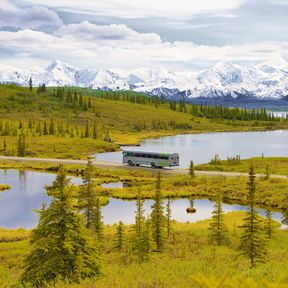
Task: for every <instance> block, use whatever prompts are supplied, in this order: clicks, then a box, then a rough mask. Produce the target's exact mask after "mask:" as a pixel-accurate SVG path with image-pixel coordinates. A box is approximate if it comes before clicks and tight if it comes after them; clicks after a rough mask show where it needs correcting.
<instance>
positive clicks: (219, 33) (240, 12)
mask: <svg viewBox="0 0 288 288" xmlns="http://www.w3.org/2000/svg"><path fill="white" fill-rule="evenodd" d="M287 15H288V1H287V0H217V1H216V0H205V1H204V0H177V1H175V0H156V1H155V0H145V1H136V0H97V1H95V0H73V1H72V0H57V1H52V0H21V1H20V0H0V64H5V65H10V66H14V67H18V68H30V67H32V66H39V67H46V66H47V65H49V63H51V62H52V61H54V60H60V61H63V62H66V63H68V64H70V65H71V66H74V67H78V68H88V69H100V68H114V69H125V70H127V69H135V68H140V67H154V66H162V67H164V68H166V69H168V70H171V71H199V70H202V69H206V68H209V67H211V66H212V65H214V64H215V63H217V62H219V61H225V62H232V63H236V64H241V65H253V64H258V63H262V62H267V63H271V64H274V65H283V64H284V65H286V60H288V33H287V32H288V30H287V27H288V17H287ZM287 66H288V65H287Z"/></svg>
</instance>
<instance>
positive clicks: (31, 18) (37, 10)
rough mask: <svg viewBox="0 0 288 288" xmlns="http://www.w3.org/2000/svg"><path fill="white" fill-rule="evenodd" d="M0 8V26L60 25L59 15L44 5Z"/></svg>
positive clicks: (36, 26)
mask: <svg viewBox="0 0 288 288" xmlns="http://www.w3.org/2000/svg"><path fill="white" fill-rule="evenodd" d="M2 7H4V8H5V10H4V9H1V8H0V27H13V28H22V29H25V28H39V27H42V26H60V25H61V24H62V21H61V19H60V18H59V16H58V15H57V14H56V13H55V12H53V11H51V10H49V9H48V8H46V7H31V8H27V9H22V10H9V9H7V7H6V6H2Z"/></svg>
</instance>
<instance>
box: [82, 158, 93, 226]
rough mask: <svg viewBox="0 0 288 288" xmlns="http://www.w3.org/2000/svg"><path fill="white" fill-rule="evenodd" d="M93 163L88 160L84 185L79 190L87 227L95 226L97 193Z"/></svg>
mask: <svg viewBox="0 0 288 288" xmlns="http://www.w3.org/2000/svg"><path fill="white" fill-rule="evenodd" d="M93 171H94V168H93V164H92V161H91V160H88V163H87V166H86V169H85V171H84V176H83V184H84V185H83V186H82V187H81V189H80V192H79V207H80V209H81V210H82V211H83V212H84V215H85V219H86V227H87V228H92V227H93V214H94V210H95V207H96V202H97V195H96V193H95V191H94V187H93V174H94V173H93Z"/></svg>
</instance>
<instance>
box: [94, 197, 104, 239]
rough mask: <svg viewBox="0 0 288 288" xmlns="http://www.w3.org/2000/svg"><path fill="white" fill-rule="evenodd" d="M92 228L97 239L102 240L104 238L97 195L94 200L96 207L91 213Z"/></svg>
mask: <svg viewBox="0 0 288 288" xmlns="http://www.w3.org/2000/svg"><path fill="white" fill-rule="evenodd" d="M93 226H94V230H95V232H96V235H97V237H98V239H99V240H102V239H103V237H104V234H103V230H104V227H103V221H102V212H101V202H100V198H99V196H98V195H97V198H96V206H95V209H94V213H93Z"/></svg>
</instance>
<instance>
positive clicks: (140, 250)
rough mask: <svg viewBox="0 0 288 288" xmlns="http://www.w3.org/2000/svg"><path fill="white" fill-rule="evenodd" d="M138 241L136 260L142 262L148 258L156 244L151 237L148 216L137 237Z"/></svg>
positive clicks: (151, 230)
mask: <svg viewBox="0 0 288 288" xmlns="http://www.w3.org/2000/svg"><path fill="white" fill-rule="evenodd" d="M138 241H139V242H138V246H137V250H136V253H137V256H138V261H139V262H140V263H142V262H145V261H148V260H149V258H150V255H151V253H152V252H153V250H155V248H156V244H155V241H154V238H153V229H152V222H151V219H150V218H148V219H147V220H146V221H145V223H144V227H143V230H142V232H141V236H140V237H139V240H138Z"/></svg>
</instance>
